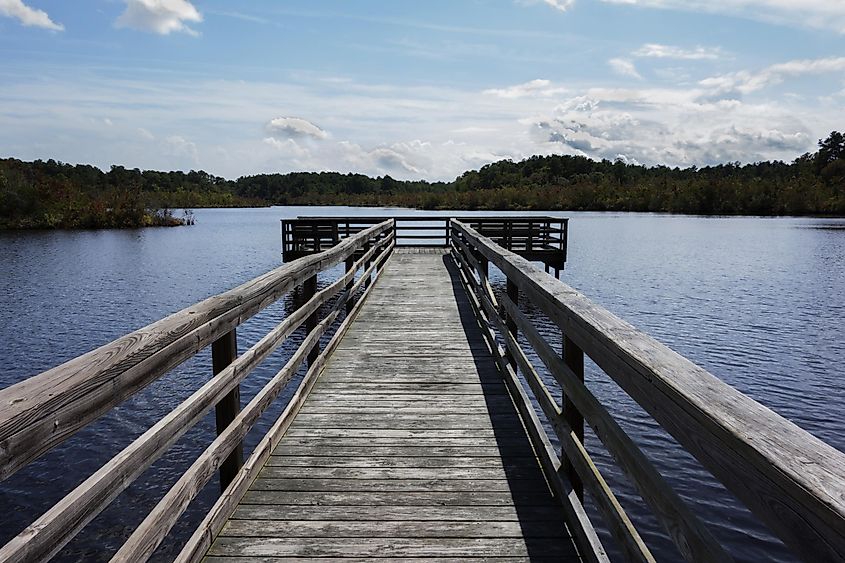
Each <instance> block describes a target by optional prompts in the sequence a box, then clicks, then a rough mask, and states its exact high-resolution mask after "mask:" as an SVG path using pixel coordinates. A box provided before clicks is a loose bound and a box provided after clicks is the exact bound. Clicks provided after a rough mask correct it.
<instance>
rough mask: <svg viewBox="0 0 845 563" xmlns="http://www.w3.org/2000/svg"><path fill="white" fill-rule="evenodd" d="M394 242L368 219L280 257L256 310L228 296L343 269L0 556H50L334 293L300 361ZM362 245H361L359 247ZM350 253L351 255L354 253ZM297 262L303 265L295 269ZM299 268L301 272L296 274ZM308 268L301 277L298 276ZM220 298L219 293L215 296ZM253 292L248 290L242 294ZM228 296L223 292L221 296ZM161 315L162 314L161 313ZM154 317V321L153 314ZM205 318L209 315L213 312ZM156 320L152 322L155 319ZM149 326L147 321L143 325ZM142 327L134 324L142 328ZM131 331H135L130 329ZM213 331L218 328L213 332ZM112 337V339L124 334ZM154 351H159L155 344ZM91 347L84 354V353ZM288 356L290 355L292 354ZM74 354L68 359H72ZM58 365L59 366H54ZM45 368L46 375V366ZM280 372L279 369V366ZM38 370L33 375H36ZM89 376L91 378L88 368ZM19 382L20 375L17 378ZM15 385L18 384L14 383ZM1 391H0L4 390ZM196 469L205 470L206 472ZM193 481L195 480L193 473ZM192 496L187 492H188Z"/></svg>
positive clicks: (252, 409)
mask: <svg viewBox="0 0 845 563" xmlns="http://www.w3.org/2000/svg"><path fill="white" fill-rule="evenodd" d="M393 246H394V238H393V230H392V222H391V221H386V222H385V223H383V224H380V225H375V226H373V227H371V228H370V229H367V230H366V231H363V232H361V233H359V234H358V235H355V236H353V237H350V238H349V239H347V240H346V241H344V242H343V243H341V244H339V245H338V246H337V247H335V248H333V249H330V250H328V251H326V252H323V253H321V254H319V255H314V256H309V257H306V258H302V259H300V260H298V261H296V262H293V263H290V264H286V265H285V266H282V267H281V268H279V269H277V270H274V271H273V272H270V274H275V275H272V276H269V277H268V275H267V274H265V275H264V276H261V277H260V278H257V279H258V280H264V281H265V282H272V283H273V284H275V286H274V287H273V288H269V289H267V290H265V291H264V292H263V294H264V295H265V296H264V299H263V300H262V301H261V302H260V303H259V305H258V308H257V309H256V305H255V304H251V302H250V301H249V300H247V299H243V300H241V301H237V300H236V302H235V304H234V305H233V308H235V309H238V310H241V311H243V310H244V307H249V309H247V310H255V311H257V310H260V309H261V308H263V307H265V306H267V305H269V304H270V303H271V302H272V301H269V300H268V298H267V297H266V295H267V294H268V293H269V294H270V295H277V297H280V296H281V294H280V293H278V287H279V286H283V287H287V288H288V289H290V288H292V287H293V286H295V285H297V284H301V283H303V282H304V281H306V280H307V279H309V278H313V276H314V275H316V273H317V272H318V271H322V270H324V269H326V268H329V267H331V266H334V265H335V264H337V263H339V262H341V261H344V260H346V261H347V268H346V271H345V273H344V274H343V275H341V276H340V278H339V279H338V280H336V281H335V282H333V283H331V284H330V285H329V286H327V287H326V288H324V289H322V290H321V291H319V292H316V293H315V294H314V295H313V296H311V298H310V299H309V300H308V301H307V302H305V303H304V304H302V305H301V306H300V307H299V308H297V309H296V310H295V311H294V312H293V313H291V314H290V315H288V317H286V318H285V319H284V320H283V321H282V322H281V323H279V325H277V326H276V327H275V328H274V329H272V330H271V331H270V332H269V333H268V334H267V335H265V336H264V337H263V338H262V339H261V340H259V341H258V342H257V343H256V344H255V345H254V346H253V347H252V348H250V349H249V350H248V351H247V352H245V353H244V354H242V355H241V356H238V357H237V358H235V359H234V360H233V361H232V362H231V363H230V364H229V365H227V366H226V367H224V368H222V369H221V370H220V372H219V373H217V374H216V375H215V376H214V377H213V378H212V379H211V380H209V381H208V382H206V383H205V384H204V385H202V386H201V387H200V389H198V390H197V391H196V392H194V393H193V394H192V395H191V396H190V397H189V398H188V399H186V400H185V401H183V403H181V404H180V405H179V406H177V407H176V408H175V409H174V410H173V411H171V412H170V413H168V414H167V415H166V416H165V417H164V418H162V419H161V420H160V421H159V422H157V423H156V424H155V425H153V426H152V427H151V428H150V429H149V430H148V431H147V432H145V433H144V434H142V435H141V436H140V437H139V438H137V439H136V440H135V441H134V442H132V444H130V445H129V446H127V447H126V448H125V449H124V450H123V451H122V452H120V453H119V454H117V455H116V456H115V457H114V458H112V459H111V460H110V461H109V462H107V463H106V464H105V465H104V466H103V467H102V468H100V469H99V470H98V471H97V472H95V473H94V475H92V476H91V477H89V478H88V479H87V480H86V481H84V482H83V483H82V484H81V485H79V486H78V487H77V488H76V489H74V490H73V491H71V493H69V494H68V495H67V496H66V497H65V498H64V499H62V500H61V501H59V502H58V503H57V504H56V505H55V506H53V507H52V508H51V509H50V510H48V511H47V512H46V513H45V514H44V515H43V516H42V517H41V518H39V519H38V520H37V521H36V522H34V523H33V524H32V525H30V526H29V527H28V528H27V529H26V530H24V531H23V532H21V534H19V535H18V536H17V537H15V538H13V539H12V540H11V541H10V542H9V543H8V544H6V546H4V547H3V548H2V549H0V560H2V561H44V560H47V559H49V558H50V557H51V556H52V555H53V554H55V553H56V552H58V550H60V549H61V548H62V546H64V545H65V544H66V543H67V542H68V541H70V539H72V538H73V537H74V536H75V535H76V534H77V533H78V532H79V530H81V529H82V528H83V527H84V526H85V525H86V524H87V523H88V522H90V521H91V520H92V519H93V518H94V517H95V516H96V515H97V514H99V513H100V512H101V511H102V510H103V509H104V508H105V507H106V506H108V504H109V503H110V502H111V501H112V500H113V499H114V498H115V497H116V496H117V495H118V494H119V493H120V492H121V491H123V490H124V489H125V488H126V487H127V486H129V484H131V483H132V482H133V481H134V480H135V479H136V478H137V477H138V476H140V475H141V473H143V472H144V471H145V470H146V469H147V468H148V467H149V466H150V465H151V464H152V463H153V462H154V461H155V460H156V459H158V458H159V457H160V456H161V455H162V454H163V453H164V452H165V451H166V450H167V449H168V448H169V447H170V446H171V445H172V444H173V443H175V442H176V440H178V439H179V437H181V436H182V435H183V434H184V433H185V432H186V431H187V430H188V429H189V428H191V427H192V426H194V425H195V424H196V423H197V422H198V421H199V420H200V419H201V418H202V416H203V415H204V413H205V412H207V411H208V410H209V409H210V408H212V407H213V406H215V405H216V404H217V403H218V402H219V401H220V400H221V399H223V398H224V397H226V396H227V395H228V394H230V393H231V392H232V391H233V390H236V389H237V387H238V385H239V383H240V382H241V381H242V380H243V379H244V378H245V377H246V376H247V375H248V374H249V373H250V372H251V371H252V370H253V369H254V368H255V367H256V366H257V365H258V364H259V363H260V362H261V361H263V360H264V359H266V358H267V357H268V356H269V355H270V354H271V353H272V352H273V351H274V350H275V349H277V348H278V346H279V345H281V343H282V342H284V340H285V339H286V338H287V337H288V336H289V335H290V334H292V333H293V331H294V330H296V329H297V328H298V327H300V326H302V325H303V324H307V322H308V321H309V320H310V319H312V318H313V317H314V315H315V314H317V312H318V311H319V310H320V308H321V306H323V305H325V304H326V303H328V302H329V300H330V299H332V298H333V297H335V296H336V295H338V293H341V297H340V298H338V299H337V300H336V302H335V304H334V305H333V306H332V311H331V312H330V313H329V314H328V316H327V318H326V319H325V320H324V321H323V322H322V323H320V324H319V325H318V328H319V330H313V331H311V335H310V336H309V337H308V338H306V341H305V342H304V343H303V344H301V345H300V349H299V350H298V351H297V352H296V353H295V354H294V359H298V360H300V361H301V359H302V358H303V357H305V355H306V354H308V353H309V352H310V351H311V347H312V346H313V345H314V344H315V343H316V342H317V341H318V340H319V335H320V334H322V333H323V332H324V331H325V330H326V329H327V328H328V326H329V325H331V323H332V322H334V320H335V319H336V318H337V316H338V314H339V312H340V311H341V310H342V309H343V308H345V306H346V304H347V303H353V302H354V299H353V298H354V296H355V295H356V292H357V291H358V288H359V287H360V285H362V284H364V283H365V281H366V280H367V278H369V277H370V276H371V274H372V273H373V270H374V269H375V268H376V267H377V264H374V265H373V266H372V267H371V268H369V269H367V270H366V271H365V272H364V273H363V274H362V276H361V278H360V279H359V280H358V282H357V283H356V282H355V281H354V279H355V274H356V272H357V271H358V270H359V269H360V268H362V267H363V265H364V264H366V263H368V262H370V261H371V260H373V258H374V257H377V259H378V260H379V261H380V262H378V263H382V264H383V263H384V261H385V260H386V256H389V254H390V252H391V251H392V249H393ZM365 247H366V250H362V249H363V248H365ZM353 256H354V257H357V260H355V258H353ZM297 267H300V268H302V271H301V272H300V271H298V270H297ZM303 272H304V273H303ZM305 274H307V276H306V275H305ZM255 281H256V280H253V282H249V283H247V284H244V285H242V286H240V287H239V288H237V289H236V290H233V291H230V292H226V293H225V294H223V295H232V294H233V292H234V291H237V290H238V289H241V288H250V289H252V288H254V287H255V286H254V282H255ZM218 297H219V296H218ZM245 297H250V298H252V299H256V298H257V297H256V296H255V295H254V294H250V295H247V296H245ZM215 299H216V298H211V299H209V300H206V301H203V302H202V303H200V304H198V305H197V306H195V307H193V308H189V309H186V310H185V311H193V310H195V309H201V310H202V309H203V308H202V307H200V305H203V304H206V303H209V302H213V301H214V300H215ZM227 300H228V298H227ZM183 313H184V311H183V312H182V313H177V314H176V315H173V316H171V317H168V319H172V318H173V317H178V316H179V315H181V314H183ZM229 314H231V312H230V311H229V310H223V311H220V312H219V315H229ZM245 318H246V317H241V318H238V319H237V323H240V322H242V321H243V320H245ZM165 320H167V319H165ZM159 322H161V321H159ZM211 322H214V319H212V321H211ZM156 324H158V323H154V325H151V326H155V325H156ZM215 326H217V327H222V326H224V325H223V324H221V323H217V324H215ZM148 328H149V327H148ZM232 328H233V327H231V328H229V329H228V330H227V331H223V329H222V328H221V329H220V331H221V334H223V335H225V334H227V333H228V331H230V330H232ZM145 330H147V329H141V331H137V332H142V331H145ZM133 334H135V333H133ZM217 336H218V337H219V336H220V335H219V334H218V335H217ZM125 339H126V337H124V338H123V339H119V340H118V341H116V342H120V341H123V340H125ZM205 340H206V341H208V342H210V341H213V338H212V337H211V336H210V335H209V336H206V337H205ZM167 346H168V345H167V344H164V345H163V348H162V350H166V349H167ZM108 348H109V347H108V346H105V347H103V348H101V349H99V350H96V351H95V352H100V351H104V350H107V349H108ZM156 353H161V351H157V352H156ZM91 354H94V353H89V355H91ZM292 361H293V359H292ZM73 362H74V361H73V360H72V361H71V362H68V363H69V364H73ZM137 365H141V366H143V365H144V364H143V361H142V362H139V364H136V367H133V368H132V369H136V370H137V369H139V368H138V367H137ZM296 365H297V366H298V365H299V364H298V363H297V364H296ZM60 367H61V366H60ZM100 367H101V368H102V369H104V370H109V369H113V368H112V367H110V366H100ZM289 367H290V369H289V370H288V371H289V372H290V373H287V372H285V373H283V374H281V375H279V376H277V378H274V383H275V386H273V387H272V388H270V389H268V388H266V387H265V389H264V390H262V392H261V393H260V394H259V396H258V397H256V399H254V400H253V401H252V402H251V403H250V404H249V405H248V406H247V408H246V409H245V410H244V411H241V412H240V413H239V414H237V415H236V416H235V417H234V422H233V423H232V424H230V425H228V426H227V427H225V428H224V429H221V430H222V432H221V435H220V437H219V438H218V440H217V441H215V442H214V444H216V446H215V449H214V450H213V451H211V452H209V450H207V451H206V453H205V454H204V456H201V459H202V460H204V461H205V462H207V463H205V465H202V466H201V469H202V471H203V472H207V471H211V473H213V470H214V469H215V468H216V467H217V466H218V465H219V463H220V462H221V461H222V460H223V459H226V456H227V455H229V454H230V453H231V452H232V451H233V450H234V449H235V448H236V447H237V446H238V444H240V441H241V440H242V439H243V437H244V435H245V434H246V432H247V431H248V430H249V428H251V427H252V425H253V424H254V422H255V419H256V418H257V417H258V415H260V414H261V412H263V410H264V409H265V408H266V407H267V405H268V404H269V402H270V401H272V399H274V398H275V397H276V396H277V395H278V393H279V392H280V391H281V389H282V388H283V386H284V384H285V383H286V382H287V381H288V379H289V376H290V375H291V374H292V373H293V371H295V369H296V368H295V367H291V366H289ZM151 369H153V370H154V371H156V373H158V371H157V370H158V369H159V364H153V365H152V367H151ZM52 371H54V370H51V371H50V372H45V373H46V374H49V373H51V372H52ZM280 373H281V372H280ZM43 375H44V374H42V376H36V377H38V378H42V377H43ZM158 375H160V373H158ZM89 377H94V376H91V375H90V374H89ZM24 383H26V382H24ZM19 385H20V384H19ZM19 385H16V386H13V387H10V388H9V389H8V390H12V391H19V390H18V389H15V388H16V387H18V386H19ZM8 390H4V391H3V393H5V392H6V391H8ZM68 404H69V405H71V406H73V405H74V404H75V403H74V402H73V401H68ZM211 473H208V474H207V475H206V474H205V473H203V475H204V476H205V477H209V476H210V474H211ZM196 482H199V480H197V481H196ZM191 498H193V497H191Z"/></svg>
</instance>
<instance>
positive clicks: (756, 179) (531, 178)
mask: <svg viewBox="0 0 845 563" xmlns="http://www.w3.org/2000/svg"><path fill="white" fill-rule="evenodd" d="M843 184H845V136H843V135H842V134H841V133H839V132H836V131H834V132H832V133H831V134H830V135H829V136H828V137H827V138H826V139H823V140H820V141H819V149H818V151H817V152H815V153H807V154H804V155H802V156H800V157H798V158H796V159H795V160H794V161H793V162H791V163H786V162H782V161H774V162H758V163H754V164H745V165H742V164H740V163H728V164H722V165H718V166H707V167H703V168H697V167H691V168H684V169H682V168H669V167H667V166H653V167H646V166H642V165H638V164H629V163H625V162H623V161H621V160H617V161H615V162H612V161H609V160H602V161H596V160H592V159H589V158H586V157H583V156H564V155H561V156H534V157H531V158H529V159H526V160H523V161H521V162H513V161H511V160H503V161H500V162H496V163H493V164H488V165H487V166H484V167H483V168H481V169H480V170H473V171H469V172H465V173H464V174H462V175H461V176H459V177H458V178H457V179H455V180H454V181H452V182H427V181H400V180H395V179H393V178H391V177H390V176H383V177H378V178H371V177H368V176H364V175H361V174H340V173H337V172H296V173H290V174H260V175H254V176H243V177H241V178H238V179H237V180H227V179H225V178H220V177H217V176H213V175H211V174H208V173H206V172H203V171H191V172H156V171H141V170H139V169H137V168H136V169H127V168H124V167H123V166H112V167H111V169H110V170H109V171H108V172H103V171H102V170H100V169H99V168H97V167H94V166H89V165H71V164H64V163H61V162H56V161H54V160H48V161H46V162H45V161H40V160H37V161H35V162H23V161H20V160H16V159H11V158H10V159H0V228H3V229H23V228H135V227H143V226H152V225H181V224H185V223H190V222H191V221H192V219H191V217H190V215H186V217H177V216H174V214H173V213H172V212H171V211H170V210H171V209H179V208H185V209H188V208H197V207H244V206H265V205H359V206H396V207H410V208H419V209H459V210H546V211H553V210H581V211H651V212H669V213H687V214H706V215H712V214H718V215H771V216H774V215H831V216H833V215H835V216H843V215H845V188H843Z"/></svg>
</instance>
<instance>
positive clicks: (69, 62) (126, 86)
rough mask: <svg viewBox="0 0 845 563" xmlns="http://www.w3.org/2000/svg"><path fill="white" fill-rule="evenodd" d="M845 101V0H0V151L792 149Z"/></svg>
mask: <svg viewBox="0 0 845 563" xmlns="http://www.w3.org/2000/svg"><path fill="white" fill-rule="evenodd" d="M843 104H845V2H843V0H801V1H800V2H798V1H796V0H709V1H703V0H451V1H441V0H428V1H426V2H407V1H401V0H399V1H397V0H393V1H391V2H386V1H376V0H355V1H350V0H345V1H341V0H335V1H331V0H326V1H321V0H311V1H307V2H306V1H297V0H276V1H269V0H266V1H241V2H233V1H231V0H193V1H188V0H74V1H72V2H71V1H68V0H0V156H12V157H16V158H21V159H26V160H31V159H36V158H41V159H47V158H54V159H57V160H62V161H65V162H72V163H77V162H80V163H91V164H95V165H97V166H100V167H101V168H104V169H108V166H109V165H111V164H113V163H115V164H122V165H124V166H127V167H130V168H135V167H138V168H142V169H145V168H151V169H167V170H169V169H181V170H189V169H204V170H207V171H209V172H211V173H214V174H218V175H222V176H226V177H229V178H234V177H237V176H240V175H243V174H254V173H260V172H288V171H294V170H338V171H341V172H350V171H351V172H363V173H367V174H373V175H383V174H390V175H391V176H394V177H396V178H426V179H432V180H441V179H447V180H448V179H452V178H454V177H455V176H457V175H458V174H460V173H461V172H462V171H464V170H467V169H473V168H478V167H480V166H483V165H484V164H486V163H488V162H493V161H496V160H500V159H503V158H511V159H515V160H518V159H522V158H525V157H528V156H530V155H533V154H583V155H587V156H590V157H593V158H609V159H616V158H621V159H624V160H626V161H629V162H638V163H643V164H649V165H652V164H666V165H670V166H691V165H697V166H702V165H707V164H713V163H719V162H728V161H741V162H752V161H757V160H768V159H784V160H792V159H793V158H795V157H796V156H798V155H800V154H802V153H804V152H807V151H811V150H814V148H815V144H816V142H817V140H818V139H819V138H820V137H824V136H826V135H827V133H829V132H830V131H831V130H834V129H837V130H842V129H845V123H843V115H845V112H843Z"/></svg>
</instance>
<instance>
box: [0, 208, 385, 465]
mask: <svg viewBox="0 0 845 563" xmlns="http://www.w3.org/2000/svg"><path fill="white" fill-rule="evenodd" d="M391 226H392V222H391V221H385V222H384V223H381V224H379V225H375V226H373V227H370V228H369V229H367V230H365V231H362V232H361V233H359V234H358V235H356V236H354V237H350V238H347V239H344V240H343V241H342V242H341V243H340V244H338V245H337V246H336V247H334V248H332V249H330V250H327V251H325V252H322V253H320V254H315V255H313V256H307V257H304V258H301V259H300V260H297V261H295V262H291V263H289V264H285V265H283V266H281V267H279V268H277V269H275V270H273V271H271V272H268V273H266V274H264V275H261V276H259V277H257V278H255V279H253V280H250V281H248V282H246V283H244V284H242V285H240V286H238V287H236V288H235V289H232V290H230V291H227V292H225V293H221V294H219V295H215V296H214V297H210V298H208V299H206V300H204V301H201V302H199V303H197V304H195V305H192V306H190V307H188V308H186V309H183V310H182V311H179V312H178V313H174V314H173V315H171V316H169V317H166V318H164V319H162V320H160V321H157V322H155V323H153V324H151V325H148V326H146V327H144V328H142V329H139V330H137V331H135V332H133V333H131V334H128V335H126V336H123V337H121V338H119V339H117V340H115V341H113V342H111V343H109V344H106V345H104V346H102V347H100V348H98V349H96V350H93V351H91V352H89V353H87V354H84V355H82V356H79V357H78V358H74V359H72V360H70V361H68V362H66V363H64V364H62V365H60V366H58V367H55V368H53V369H50V370H48V371H45V372H43V373H41V374H39V375H36V376H33V377H30V378H28V379H26V380H24V381H21V382H20V383H17V384H15V385H12V386H10V387H7V388H5V389H3V390H0V480H2V479H6V478H7V477H9V476H10V475H12V474H13V473H15V471H17V470H18V469H20V468H21V467H23V466H24V465H26V464H27V463H29V462H30V461H32V460H34V459H37V458H38V457H39V456H40V455H42V454H43V453H44V452H46V451H48V450H50V449H51V448H52V447H54V446H56V445H57V444H59V443H61V442H62V441H64V440H65V439H67V438H69V437H70V436H72V435H73V434H74V433H76V432H77V431H78V430H79V429H81V428H83V427H84V426H86V425H87V424H88V423H90V422H91V421H93V420H95V419H96V418H98V417H99V416H100V415H102V414H103V413H104V412H106V411H107V410H109V409H110V408H112V407H113V406H115V405H117V404H119V403H121V402H122V401H124V400H125V399H127V398H128V397H130V396H132V395H133V394H134V393H136V392H137V391H139V390H141V389H143V388H144V387H146V386H147V385H148V384H149V383H151V382H152V381H154V380H155V379H156V378H158V377H159V376H161V375H162V374H164V373H166V372H167V371H168V370H170V369H171V368H173V367H175V366H177V365H179V364H180V363H182V362H183V361H184V360H186V359H188V358H190V357H191V356H193V355H194V354H196V353H197V352H198V351H199V350H201V349H202V348H204V347H205V346H207V345H209V344H211V342H213V341H215V340H217V339H218V338H219V337H220V336H221V335H223V334H225V333H227V332H229V331H230V330H231V329H232V328H234V327H235V326H237V325H238V324H240V323H242V322H243V321H245V320H246V319H248V318H250V317H251V316H253V315H254V314H256V313H257V312H259V311H261V310H262V309H264V308H265V307H267V306H268V305H270V304H272V303H274V302H275V301H277V300H278V299H279V298H280V297H281V296H283V295H284V294H285V293H287V292H288V291H289V290H290V289H291V288H293V287H295V286H296V285H299V284H300V283H302V282H303V281H304V280H305V279H307V278H308V277H310V276H312V275H314V274H316V273H317V272H320V271H322V270H325V269H326V268H329V267H331V266H334V265H335V264H337V263H339V262H341V261H343V260H345V259H346V258H347V257H349V256H351V255H352V254H353V253H355V252H356V251H357V250H358V249H359V248H360V247H361V246H362V245H363V243H364V242H365V241H367V240H370V239H372V238H373V237H375V236H377V235H379V234H380V233H383V232H386V231H388V230H389V229H390V228H391Z"/></svg>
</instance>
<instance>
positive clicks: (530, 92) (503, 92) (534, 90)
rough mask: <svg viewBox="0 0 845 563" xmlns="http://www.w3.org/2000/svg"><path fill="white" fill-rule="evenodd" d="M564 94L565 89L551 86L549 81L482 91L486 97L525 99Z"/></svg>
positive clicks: (537, 80)
mask: <svg viewBox="0 0 845 563" xmlns="http://www.w3.org/2000/svg"><path fill="white" fill-rule="evenodd" d="M564 92H566V89H565V88H560V87H556V86H552V83H551V81H550V80H543V79H539V78H538V79H536V80H531V81H530V82H525V83H523V84H517V85H515V86H508V87H506V88H490V89H488V90H484V92H483V93H484V94H485V95H487V96H497V97H499V98H526V97H529V96H542V97H549V96H556V95H558V94H562V93H564Z"/></svg>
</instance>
